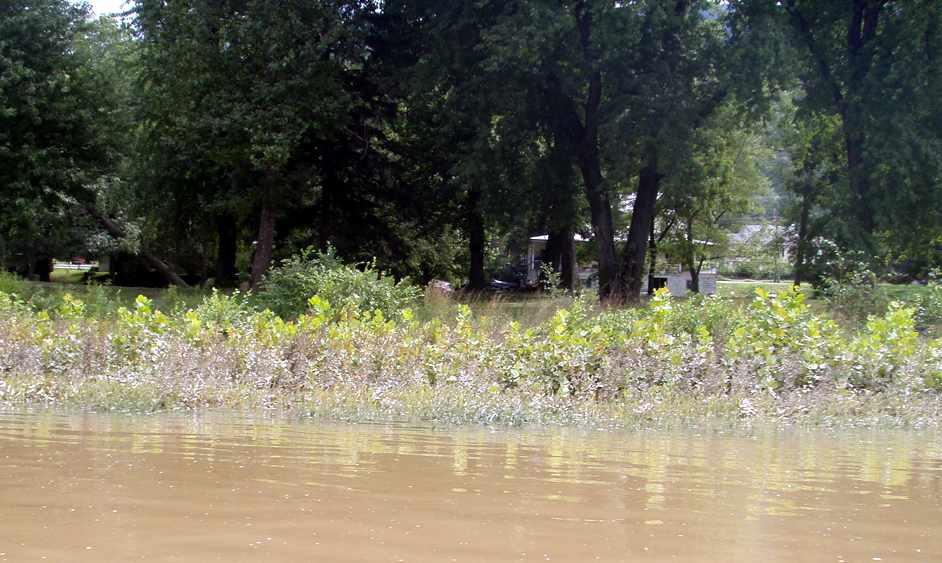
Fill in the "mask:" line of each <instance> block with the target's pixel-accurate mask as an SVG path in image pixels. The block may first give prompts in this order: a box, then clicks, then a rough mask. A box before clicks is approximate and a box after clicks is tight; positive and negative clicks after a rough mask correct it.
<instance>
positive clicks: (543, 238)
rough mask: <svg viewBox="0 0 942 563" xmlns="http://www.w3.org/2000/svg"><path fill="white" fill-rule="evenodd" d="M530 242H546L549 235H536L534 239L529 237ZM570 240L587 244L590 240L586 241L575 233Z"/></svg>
mask: <svg viewBox="0 0 942 563" xmlns="http://www.w3.org/2000/svg"><path fill="white" fill-rule="evenodd" d="M530 240H533V241H543V242H546V241H548V240H549V235H537V236H535V237H530ZM572 240H574V241H576V242H589V240H590V239H587V238H585V237H583V236H582V235H580V234H579V233H576V234H575V235H573V236H572Z"/></svg>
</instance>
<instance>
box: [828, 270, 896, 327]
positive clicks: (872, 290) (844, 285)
mask: <svg viewBox="0 0 942 563" xmlns="http://www.w3.org/2000/svg"><path fill="white" fill-rule="evenodd" d="M821 292H822V294H823V295H824V298H825V300H826V301H827V302H828V305H829V306H830V308H831V310H832V311H833V312H834V313H835V314H837V315H839V316H842V317H844V318H846V319H851V320H856V321H863V320H866V318H867V317H868V316H870V315H880V314H883V313H884V312H885V311H886V310H887V307H888V306H889V304H890V299H889V296H887V294H886V292H885V291H883V290H882V289H881V288H880V286H879V285H878V284H877V275H876V274H875V273H873V271H871V270H870V268H869V267H868V265H867V263H866V261H865V260H863V259H862V258H861V257H860V256H859V255H855V254H849V255H846V256H844V255H842V256H839V257H838V258H837V259H835V261H834V262H833V263H832V264H831V266H830V273H829V275H827V276H825V277H824V279H823V282H822V286H821Z"/></svg>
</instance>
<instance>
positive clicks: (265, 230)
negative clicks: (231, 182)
mask: <svg viewBox="0 0 942 563" xmlns="http://www.w3.org/2000/svg"><path fill="white" fill-rule="evenodd" d="M274 248H275V207H274V206H273V205H272V203H271V201H270V200H268V199H267V198H266V200H265V201H263V202H262V209H261V212H260V213H259V222H258V238H257V240H256V241H255V256H253V258H252V273H251V275H250V277H249V289H250V290H252V291H255V290H257V289H258V287H259V285H260V284H261V283H262V279H263V278H264V276H265V272H267V271H268V267H269V266H270V265H271V258H272V254H273V253H274Z"/></svg>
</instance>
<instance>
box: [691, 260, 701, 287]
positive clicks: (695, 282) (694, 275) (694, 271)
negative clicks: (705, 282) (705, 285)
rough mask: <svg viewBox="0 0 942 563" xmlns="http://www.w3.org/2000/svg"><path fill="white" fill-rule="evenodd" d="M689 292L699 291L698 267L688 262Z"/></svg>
mask: <svg viewBox="0 0 942 563" xmlns="http://www.w3.org/2000/svg"><path fill="white" fill-rule="evenodd" d="M690 292H691V293H700V268H699V267H697V266H694V265H693V263H691V264H690Z"/></svg>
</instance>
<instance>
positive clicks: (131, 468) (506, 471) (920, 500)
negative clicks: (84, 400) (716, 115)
mask: <svg viewBox="0 0 942 563" xmlns="http://www.w3.org/2000/svg"><path fill="white" fill-rule="evenodd" d="M42 560H47V561H132V560H144V561H329V562H333V561H337V562H345V561H390V562H396V561H445V562H447V561H487V562H491V561H495V562H497V561H672V560H674V561H833V562H840V561H848V562H850V561H926V562H938V561H942V436H940V435H939V434H938V433H934V432H925V433H918V432H914V433H907V432H841V433H823V432H798V431H782V432H760V433H757V434H755V435H753V436H748V437H744V436H742V435H738V436H729V435H722V434H717V433H709V432H704V433H697V432H688V433H637V434H630V433H601V432H591V433H590V432H581V431H573V430H538V431H534V430H526V431H522V430H515V431H507V430H502V431H490V430H487V429H454V428H448V429H434V428H431V427H422V426H415V425H337V424H322V423H313V422H291V423H289V422H278V421H272V420H266V419H252V418H246V417H242V416H236V417H233V416H226V415H219V414H202V415H153V416H125V415H95V414H84V415H76V414H62V413H48V412H42V413H9V412H7V413H2V412H0V561H42Z"/></svg>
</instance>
